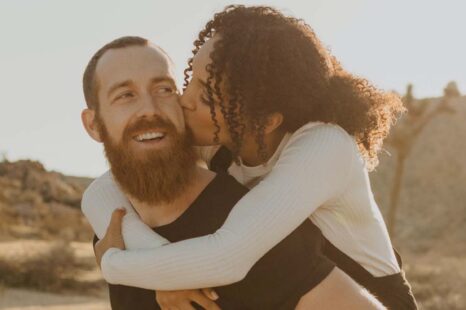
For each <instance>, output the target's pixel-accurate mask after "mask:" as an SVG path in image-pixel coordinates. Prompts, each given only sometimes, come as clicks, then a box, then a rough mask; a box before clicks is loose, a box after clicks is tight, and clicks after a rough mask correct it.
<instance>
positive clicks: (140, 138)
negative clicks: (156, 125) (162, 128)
mask: <svg viewBox="0 0 466 310" xmlns="http://www.w3.org/2000/svg"><path fill="white" fill-rule="evenodd" d="M164 136H165V135H164V134H163V133H161V132H146V133H143V134H140V135H138V136H136V140H138V141H139V142H141V141H144V140H152V139H158V138H163V137H164Z"/></svg>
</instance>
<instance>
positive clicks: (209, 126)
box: [181, 36, 231, 145]
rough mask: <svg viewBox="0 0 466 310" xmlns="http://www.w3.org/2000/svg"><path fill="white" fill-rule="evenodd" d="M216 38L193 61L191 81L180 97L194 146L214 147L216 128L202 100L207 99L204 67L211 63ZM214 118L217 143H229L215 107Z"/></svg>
mask: <svg viewBox="0 0 466 310" xmlns="http://www.w3.org/2000/svg"><path fill="white" fill-rule="evenodd" d="M217 38H218V37H215V36H214V37H213V38H212V39H210V40H208V41H207V42H206V43H205V44H204V45H203V46H202V47H201V48H200V49H199V51H198V53H197V54H196V56H195V57H194V59H193V68H192V69H193V70H192V79H191V81H190V82H189V84H188V86H187V87H186V89H185V91H184V93H183V95H182V96H181V106H182V107H183V113H184V117H185V122H186V126H187V127H188V128H189V129H190V130H191V132H192V133H193V138H194V144H195V145H214V144H216V143H215V142H214V137H215V132H216V130H217V129H216V127H215V124H214V121H213V120H212V115H211V111H210V107H209V105H208V104H207V103H205V101H203V100H202V98H207V94H206V87H205V85H206V83H207V78H208V77H209V74H208V72H207V70H206V66H207V65H208V64H210V63H211V59H210V53H211V52H212V50H213V48H214V43H215V42H216V40H217ZM215 118H216V120H217V121H218V125H219V126H220V132H219V133H218V138H219V141H218V142H219V143H220V144H223V145H228V144H229V143H231V139H230V135H229V133H228V128H227V125H226V123H225V119H224V117H223V114H222V113H221V111H220V108H219V107H218V106H217V105H215Z"/></svg>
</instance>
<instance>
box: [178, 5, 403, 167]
mask: <svg viewBox="0 0 466 310" xmlns="http://www.w3.org/2000/svg"><path fill="white" fill-rule="evenodd" d="M215 34H219V35H220V36H219V40H217V41H216V42H215V45H214V50H213V51H212V53H211V55H210V56H211V59H212V62H211V64H209V65H208V66H207V67H206V70H207V72H208V76H209V78H208V79H207V83H206V89H205V94H206V98H205V99H206V102H207V104H208V105H209V106H210V110H211V115H212V119H213V121H214V123H215V125H216V128H217V132H216V133H215V139H216V140H217V141H218V133H219V131H220V127H219V126H218V122H217V120H216V115H215V106H218V107H219V108H220V111H221V113H222V114H223V116H224V118H225V122H226V124H227V127H228V130H229V133H230V136H231V139H232V141H233V143H234V150H233V153H234V155H237V154H238V150H239V149H240V147H241V143H242V138H243V134H244V132H245V128H253V129H254V130H255V132H256V141H257V143H258V145H259V155H261V157H262V158H263V159H265V158H266V156H267V154H266V151H265V150H266V148H265V144H264V128H265V124H266V117H267V116H268V115H270V114H271V113H274V112H279V113H282V114H283V123H282V125H281V126H282V128H283V129H284V130H286V131H288V132H294V131H295V130H297V129H298V128H300V127H302V126H303V125H305V124H306V123H308V122H313V121H321V122H326V123H333V124H337V125H339V126H341V127H342V128H344V129H345V130H346V131H347V132H348V133H349V134H350V135H352V136H353V137H354V138H355V140H356V142H357V143H358V145H359V149H360V151H361V153H362V154H363V156H364V157H365V159H366V163H367V166H368V168H369V169H372V168H374V167H375V166H376V165H377V163H378V159H377V153H378V151H379V150H380V148H381V146H382V141H383V139H384V138H385V137H386V136H387V135H388V132H389V130H390V126H391V125H392V123H394V121H395V120H396V118H397V116H399V115H400V114H401V112H403V111H404V107H403V104H402V102H401V100H400V98H399V97H398V96H397V95H395V94H392V93H386V92H383V91H380V90H378V89H377V88H375V87H374V86H373V85H371V84H370V83H369V82H368V81H367V80H365V79H362V78H359V77H355V76H353V75H352V74H350V73H348V72H347V71H345V70H344V69H343V68H342V67H341V65H340V64H339V63H338V61H337V60H336V59H335V57H333V56H331V55H330V54H329V52H328V51H327V50H326V48H324V46H323V45H322V43H321V42H320V41H319V40H318V38H317V37H316V35H315V33H314V31H313V30H312V29H311V27H310V26H309V25H307V24H306V23H305V22H304V21H303V20H300V19H296V18H293V17H289V16H285V15H284V14H282V13H281V12H280V11H278V10H276V9H274V8H271V7H265V6H253V7H246V6H243V5H232V6H228V7H226V8H225V9H224V10H223V11H222V12H220V13H217V14H215V15H214V17H213V19H212V20H210V21H209V22H208V23H207V24H206V26H205V28H204V29H203V30H202V31H201V32H200V33H199V37H198V39H197V40H196V41H195V42H194V46H195V48H194V50H193V57H194V55H196V53H197V51H198V50H199V49H200V47H201V46H202V45H203V44H204V43H205V42H206V41H207V40H208V39H210V38H212V37H213V36H214V35H215ZM192 61H193V58H191V59H190V60H189V61H188V67H187V68H186V70H185V72H184V73H185V87H186V86H187V84H188V82H189V79H190V75H191V71H192Z"/></svg>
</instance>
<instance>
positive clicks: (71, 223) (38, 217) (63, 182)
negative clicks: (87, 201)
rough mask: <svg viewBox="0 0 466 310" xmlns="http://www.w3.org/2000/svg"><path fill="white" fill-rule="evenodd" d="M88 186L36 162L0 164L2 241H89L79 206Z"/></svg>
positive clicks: (88, 234)
mask: <svg viewBox="0 0 466 310" xmlns="http://www.w3.org/2000/svg"><path fill="white" fill-rule="evenodd" d="M90 182H91V179H86V178H76V177H69V176H65V175H63V174H60V173H57V172H50V171H47V170H45V168H44V166H43V165H42V164H41V163H39V162H36V161H29V160H21V161H16V162H9V161H3V162H0V232H1V233H2V238H4V239H5V238H6V239H8V238H14V237H21V238H23V237H25V238H35V237H41V238H43V237H44V238H54V237H59V238H61V239H63V238H64V239H70V240H74V239H76V240H89V238H90V236H91V230H90V228H89V226H88V224H87V223H86V221H85V220H84V218H83V217H82V215H81V211H80V204H81V196H82V193H83V191H84V189H85V188H86V186H87V185H88V184H89V183H90Z"/></svg>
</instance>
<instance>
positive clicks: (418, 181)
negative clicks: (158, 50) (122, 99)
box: [0, 0, 466, 310]
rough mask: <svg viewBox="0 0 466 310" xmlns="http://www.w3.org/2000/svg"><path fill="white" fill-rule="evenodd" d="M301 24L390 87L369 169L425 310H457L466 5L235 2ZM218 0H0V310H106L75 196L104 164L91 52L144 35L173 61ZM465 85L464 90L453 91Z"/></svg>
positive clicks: (464, 211) (465, 219) (465, 173)
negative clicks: (386, 123)
mask: <svg viewBox="0 0 466 310" xmlns="http://www.w3.org/2000/svg"><path fill="white" fill-rule="evenodd" d="M235 3H244V4H266V5H271V6H274V7H276V8H279V9H281V10H283V11H284V12H285V13H287V14H290V15H294V16H296V17H299V18H302V19H304V20H305V21H306V22H307V23H309V24H310V25H311V26H312V27H313V28H314V30H315V31H316V33H317V35H318V36H319V37H320V39H321V40H322V41H323V42H324V43H325V45H326V46H327V47H328V48H329V49H330V50H331V51H332V53H333V54H334V55H335V56H336V57H337V58H338V59H339V60H340V61H341V62H342V64H343V65H344V66H345V67H346V68H347V69H348V70H349V71H351V72H353V73H355V74H357V75H360V76H363V77H365V78H367V79H369V80H370V81H372V82H373V83H374V84H375V85H377V86H378V87H380V88H383V89H386V90H392V91H395V92H397V93H398V94H400V96H402V97H403V100H404V102H405V104H406V107H407V108H408V113H407V114H406V115H405V116H404V117H403V118H402V119H401V120H400V121H399V122H398V124H397V125H396V126H395V127H394V129H393V130H392V132H391V134H390V136H389V138H388V139H387V141H386V143H385V147H384V151H383V152H382V154H381V155H380V165H379V166H378V168H377V169H376V170H375V171H374V172H372V173H371V176H370V177H371V181H372V186H373V191H374V195H375V199H376V201H377V202H378V203H379V206H380V208H381V209H382V211H383V214H384V216H385V220H386V222H387V225H388V227H389V230H390V234H391V237H392V239H393V243H394V245H395V246H396V247H397V248H398V249H399V250H400V252H401V253H402V256H403V257H404V266H405V269H406V272H407V275H408V278H409V280H410V281H411V283H412V285H413V290H414V293H415V295H416V297H417V299H418V301H419V303H420V307H421V309H466V294H465V292H466V156H465V155H464V154H466V96H463V92H466V56H465V55H466V44H465V43H464V40H462V39H461V37H462V32H463V31H464V29H466V19H465V18H464V12H466V3H465V2H463V1H460V0H457V1H455V0H445V1H422V0H411V1H401V0H391V1H382V0H345V1H343V0H339V1H338V0H308V1H302V0H301V1H298V0H296V1H293V0H287V1H267V2H256V1H239V2H235ZM228 4H232V2H228V1H213V0H206V1H202V2H201V1H170V2H168V1H150V0H147V1H131V2H130V1H115V0H113V1H110V0H105V1H90V0H86V1H60V0H41V1H33V0H30V1H28V0H2V1H0V37H1V38H2V39H1V40H2V44H1V49H0V87H1V90H2V92H1V93H2V95H3V97H2V99H1V100H0V309H10V310H12V309H69V310H71V309H109V304H108V299H107V298H108V297H107V296H106V289H105V284H104V282H103V281H102V279H101V277H100V274H99V271H98V270H97V269H96V267H95V262H94V257H93V252H92V247H91V245H90V241H89V240H90V238H91V236H92V231H91V230H90V227H89V226H88V225H87V223H86V221H85V220H84V218H83V217H82V215H81V213H80V210H79V206H80V200H81V194H82V192H83V190H84V189H85V187H86V186H87V185H88V184H89V182H91V181H92V179H93V178H94V177H97V176H98V175H100V174H102V173H103V172H104V171H105V170H106V169H107V165H106V162H105V158H104V156H103V153H102V148H101V146H100V145H99V144H97V143H95V142H94V141H93V140H91V139H90V138H89V137H88V136H87V134H86V133H85V131H84V129H83V128H82V125H81V121H80V112H81V110H82V109H83V108H84V106H85V103H84V98H83V95H82V89H81V78H82V73H83V71H84V68H85V66H86V64H87V62H88V61H89V59H90V57H91V56H92V54H93V53H94V52H95V51H96V50H97V49H99V48H100V47H101V46H102V45H104V44H105V43H107V42H109V41H111V40H113V39H115V38H117V37H120V36H123V35H139V36H143V37H146V38H148V39H150V40H151V41H153V42H154V43H156V44H158V45H160V46H161V47H162V48H164V49H165V50H166V51H167V52H168V54H169V55H171V57H172V58H173V60H174V62H175V64H176V65H177V78H178V82H179V85H181V81H182V71H183V69H184V67H185V64H186V60H187V58H188V57H189V56H190V55H191V49H192V42H193V40H194V39H195V37H196V36H197V33H198V32H199V31H200V30H201V29H202V27H203V25H204V24H205V23H206V22H207V21H208V20H209V19H210V17H212V15H213V14H214V13H215V12H217V11H220V10H222V9H223V8H224V7H225V6H226V5H228ZM462 91H463V92H462Z"/></svg>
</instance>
